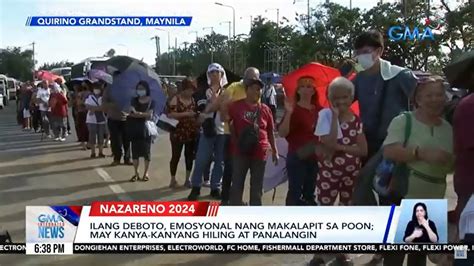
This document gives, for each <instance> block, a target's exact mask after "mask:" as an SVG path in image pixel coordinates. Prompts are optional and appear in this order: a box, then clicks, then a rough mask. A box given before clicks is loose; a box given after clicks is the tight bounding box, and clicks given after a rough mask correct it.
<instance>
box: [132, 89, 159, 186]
mask: <svg viewBox="0 0 474 266" xmlns="http://www.w3.org/2000/svg"><path fill="white" fill-rule="evenodd" d="M136 95H137V97H135V98H133V99H132V105H131V107H130V114H129V115H128V117H127V132H128V136H129V138H130V141H131V144H132V160H133V167H134V170H135V174H134V175H133V176H132V178H131V179H130V181H131V182H135V181H137V180H140V174H139V172H138V167H139V158H140V157H143V158H144V160H145V169H144V172H143V176H142V179H141V180H142V181H148V180H149V176H148V169H149V167H150V160H151V154H150V153H151V142H152V138H151V136H150V135H149V134H148V130H147V127H146V121H147V120H149V119H151V118H152V117H153V110H154V109H155V102H154V101H153V100H152V99H151V97H150V86H149V85H148V83H147V82H146V81H140V82H139V83H138V84H137V87H136Z"/></svg>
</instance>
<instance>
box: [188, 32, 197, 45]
mask: <svg viewBox="0 0 474 266" xmlns="http://www.w3.org/2000/svg"><path fill="white" fill-rule="evenodd" d="M191 33H194V34H196V42H197V40H198V32H197V30H193V31H190V32H189V34H191Z"/></svg>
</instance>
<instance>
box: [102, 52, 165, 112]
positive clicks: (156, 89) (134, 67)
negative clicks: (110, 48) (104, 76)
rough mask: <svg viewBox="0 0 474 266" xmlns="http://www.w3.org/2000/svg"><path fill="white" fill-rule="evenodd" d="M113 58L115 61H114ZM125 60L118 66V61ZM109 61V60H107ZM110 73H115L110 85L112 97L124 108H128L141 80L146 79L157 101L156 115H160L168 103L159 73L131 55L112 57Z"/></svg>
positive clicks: (154, 99) (151, 94)
mask: <svg viewBox="0 0 474 266" xmlns="http://www.w3.org/2000/svg"><path fill="white" fill-rule="evenodd" d="M112 60H113V61H112ZM118 60H119V61H121V60H123V62H126V63H125V64H122V65H120V67H117V62H118ZM107 62H109V61H107ZM110 63H111V64H108V66H109V67H108V71H109V73H113V75H114V76H113V82H112V85H111V87H110V94H111V96H112V99H114V101H116V102H117V105H118V106H119V107H120V108H121V109H122V110H128V109H129V107H130V105H131V101H132V99H133V98H134V97H136V94H135V88H136V86H137V84H138V82H140V81H142V80H143V81H146V82H147V83H148V85H149V86H150V96H151V98H152V99H153V101H154V102H155V110H154V113H155V116H159V115H160V114H161V113H162V112H163V109H164V107H165V104H166V95H165V93H164V91H163V90H162V88H161V82H160V78H159V77H158V75H157V74H156V73H155V71H154V70H152V69H151V68H150V67H149V66H148V65H147V64H145V63H143V62H141V61H138V60H137V59H134V58H131V57H125V56H121V57H119V58H112V59H110Z"/></svg>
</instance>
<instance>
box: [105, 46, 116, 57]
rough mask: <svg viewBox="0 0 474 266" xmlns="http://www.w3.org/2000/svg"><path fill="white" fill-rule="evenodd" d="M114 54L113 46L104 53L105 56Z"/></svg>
mask: <svg viewBox="0 0 474 266" xmlns="http://www.w3.org/2000/svg"><path fill="white" fill-rule="evenodd" d="M114 55H115V50H114V49H113V48H112V49H110V50H108V51H107V53H105V54H104V56H107V57H113V56H114Z"/></svg>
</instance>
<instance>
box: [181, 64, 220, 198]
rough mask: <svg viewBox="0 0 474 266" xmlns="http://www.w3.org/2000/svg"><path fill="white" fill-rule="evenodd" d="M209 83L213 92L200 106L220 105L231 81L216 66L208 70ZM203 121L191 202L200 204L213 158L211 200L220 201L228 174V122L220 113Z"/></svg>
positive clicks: (212, 65)
mask: <svg viewBox="0 0 474 266" xmlns="http://www.w3.org/2000/svg"><path fill="white" fill-rule="evenodd" d="M207 83H208V85H209V88H208V89H207V90H206V95H205V97H206V101H198V102H197V103H198V105H199V103H200V102H203V103H206V106H207V105H209V104H211V103H213V102H215V101H217V99H218V97H219V95H221V93H222V92H223V87H224V86H225V85H226V84H227V77H226V75H225V70H224V68H223V67H222V66H221V65H219V64H217V63H212V64H210V65H209V66H208V68H207ZM200 119H201V121H203V122H202V126H201V133H200V136H199V144H198V148H197V153H196V165H195V167H194V171H193V173H192V176H191V184H192V189H191V192H190V194H189V196H188V200H197V199H198V197H199V196H200V194H201V185H202V178H203V173H204V168H205V167H206V166H208V164H209V161H210V160H211V158H212V155H213V154H214V166H213V167H212V174H211V197H212V198H214V199H220V197H221V191H220V182H221V178H222V174H223V171H224V141H225V138H224V119H223V118H222V116H221V113H220V112H218V111H214V112H210V113H205V112H204V113H201V116H200Z"/></svg>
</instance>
